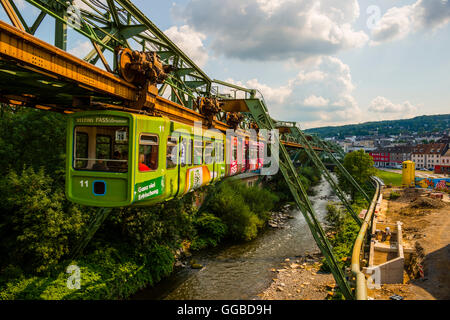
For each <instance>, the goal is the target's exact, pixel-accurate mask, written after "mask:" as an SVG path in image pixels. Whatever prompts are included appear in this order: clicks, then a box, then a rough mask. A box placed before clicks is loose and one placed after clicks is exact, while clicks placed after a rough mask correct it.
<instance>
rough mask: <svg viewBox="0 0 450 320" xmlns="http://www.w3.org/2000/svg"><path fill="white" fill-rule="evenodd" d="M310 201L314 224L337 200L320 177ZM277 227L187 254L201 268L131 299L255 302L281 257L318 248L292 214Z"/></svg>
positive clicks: (179, 274) (175, 275)
mask: <svg viewBox="0 0 450 320" xmlns="http://www.w3.org/2000/svg"><path fill="white" fill-rule="evenodd" d="M315 191H316V195H315V196H312V197H310V199H311V202H312V204H313V206H314V209H315V211H316V214H317V215H318V218H319V220H321V221H323V219H324V217H325V215H326V205H327V204H328V202H329V201H337V200H338V199H337V197H336V196H335V195H334V193H333V191H332V189H331V187H330V186H329V184H328V183H327V182H326V180H325V179H322V181H321V182H320V184H319V185H317V186H316V187H315ZM290 214H291V215H292V216H293V217H294V219H291V220H288V221H287V222H286V224H285V225H284V228H283V229H270V230H267V231H265V232H264V233H262V234H261V235H259V236H258V237H257V239H255V240H253V241H250V242H246V243H240V244H234V245H228V246H225V247H224V246H221V248H219V249H214V250H209V251H208V252H206V253H200V254H197V255H194V256H193V259H195V260H197V262H198V263H200V264H202V265H203V266H204V268H203V269H201V270H193V269H190V268H184V269H182V270H180V271H177V272H174V273H173V274H172V275H171V276H170V277H169V278H167V279H165V280H163V281H161V282H160V283H159V284H157V285H156V286H155V287H152V288H147V289H144V290H142V291H140V292H138V293H137V294H136V295H134V296H133V297H132V299H133V300H141V299H169V300H191V299H198V300H208V299H211V300H221V299H222V300H238V299H258V297H257V294H258V293H261V292H262V291H264V289H266V288H267V287H268V286H269V285H270V283H271V281H272V278H273V276H274V273H273V272H272V271H270V270H271V269H273V268H279V267H280V266H281V262H283V261H284V259H286V258H290V259H295V257H297V256H300V255H302V254H304V253H305V252H313V251H316V250H318V249H317V246H316V244H315V242H314V239H313V237H312V235H311V232H310V231H309V228H308V225H307V223H306V221H305V219H304V217H303V215H302V213H301V212H300V211H298V210H294V211H292V212H291V213H290Z"/></svg>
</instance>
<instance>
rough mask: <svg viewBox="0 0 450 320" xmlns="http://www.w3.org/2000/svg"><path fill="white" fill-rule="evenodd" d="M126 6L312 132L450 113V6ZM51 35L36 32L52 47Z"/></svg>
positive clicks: (351, 2) (199, 2)
mask: <svg viewBox="0 0 450 320" xmlns="http://www.w3.org/2000/svg"><path fill="white" fill-rule="evenodd" d="M77 1H78V0H77ZM16 3H18V6H24V7H25V6H26V5H25V4H24V0H16ZM133 3H134V4H135V5H136V6H137V7H138V8H139V9H140V10H141V11H142V12H144V13H145V14H146V15H147V17H149V18H150V20H152V21H153V22H154V23H155V24H156V25H157V26H158V27H159V28H160V29H161V30H163V31H164V32H165V33H166V35H168V36H169V38H171V39H172V41H173V42H175V43H176V44H177V45H178V46H179V47H180V48H181V49H183V50H184V51H185V52H186V53H187V54H188V56H189V57H191V59H192V60H193V61H194V62H195V63H196V64H197V65H199V66H200V67H201V68H202V69H203V70H204V71H205V72H206V74H207V75H208V76H209V77H210V78H211V79H219V80H223V81H227V82H230V83H235V84H239V85H242V86H245V87H248V88H252V89H253V88H254V89H258V90H259V91H260V92H261V93H262V94H263V95H264V98H265V100H266V102H267V106H268V108H269V111H270V114H271V115H272V117H273V118H275V119H278V120H289V121H297V122H299V123H300V124H301V126H302V127H303V128H312V127H322V126H328V125H343V124H353V123H361V122H367V121H377V120H392V119H402V118H411V117H414V116H418V115H424V114H426V115H431V114H445V113H450V59H449V56H450V54H449V53H450V0H397V1H391V0H378V1H377V0H359V1H358V0H178V1H172V2H170V1H156V0H134V1H133ZM0 11H1V10H0ZM32 11H33V10H29V11H27V12H28V13H29V14H30V15H32V14H33V12H32ZM0 18H1V19H2V20H4V21H7V18H5V16H4V13H3V12H0ZM47 19H50V18H47ZM48 31H49V30H48V27H43V28H42V29H41V30H40V31H39V32H38V34H37V36H38V37H41V38H43V39H44V40H47V41H50V42H51V40H49V39H48V37H49V32H48ZM70 37H72V39H71V38H70ZM68 43H69V48H68V50H69V51H70V52H71V53H73V54H75V55H78V56H80V57H81V56H83V55H84V54H85V53H86V51H89V50H90V46H89V44H88V43H87V42H86V41H85V40H84V39H82V38H77V36H76V35H71V34H70V33H69V42H68Z"/></svg>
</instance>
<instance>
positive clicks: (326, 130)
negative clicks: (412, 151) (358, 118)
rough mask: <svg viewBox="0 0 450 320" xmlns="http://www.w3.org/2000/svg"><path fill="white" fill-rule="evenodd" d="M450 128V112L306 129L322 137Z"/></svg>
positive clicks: (439, 130) (427, 131)
mask: <svg viewBox="0 0 450 320" xmlns="http://www.w3.org/2000/svg"><path fill="white" fill-rule="evenodd" d="M449 128H450V114H442V115H433V116H419V117H415V118H412V119H402V120H385V121H376V122H365V123H360V124H350V125H345V126H338V127H322V128H313V129H307V130H305V131H306V132H308V133H316V134H318V135H320V136H321V137H322V138H327V137H335V136H339V137H344V136H365V135H373V134H375V133H378V134H384V135H398V134H400V133H413V132H417V133H419V134H421V133H431V132H442V131H444V130H447V129H449Z"/></svg>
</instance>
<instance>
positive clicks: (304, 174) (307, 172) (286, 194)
mask: <svg viewBox="0 0 450 320" xmlns="http://www.w3.org/2000/svg"><path fill="white" fill-rule="evenodd" d="M297 173H298V177H299V179H300V181H301V183H302V184H303V186H304V187H305V189H306V191H307V192H308V194H310V195H311V193H312V188H311V187H313V186H315V185H316V184H317V183H319V182H320V179H321V176H322V174H321V172H320V170H318V169H317V168H315V167H298V168H297ZM267 188H268V190H269V191H270V192H271V193H272V194H273V195H275V196H276V197H277V198H278V203H277V205H276V207H279V206H280V205H283V204H285V203H286V202H293V201H294V198H293V197H292V194H291V191H290V189H289V186H288V185H287V184H286V181H285V180H284V177H283V174H282V173H281V171H279V172H278V173H277V174H276V175H275V176H273V177H271V180H270V181H269V183H268V185H267Z"/></svg>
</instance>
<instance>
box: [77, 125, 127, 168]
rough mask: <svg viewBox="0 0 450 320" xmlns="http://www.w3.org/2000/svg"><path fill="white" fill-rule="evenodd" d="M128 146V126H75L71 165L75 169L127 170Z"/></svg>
mask: <svg viewBox="0 0 450 320" xmlns="http://www.w3.org/2000/svg"><path fill="white" fill-rule="evenodd" d="M128 147H129V141H128V127H118V126H114V127H106V126H98V127H94V126H86V127H81V126H80V127H76V128H75V143H74V148H73V152H74V154H73V159H74V161H73V166H74V168H75V169H77V170H88V171H108V172H128Z"/></svg>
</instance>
